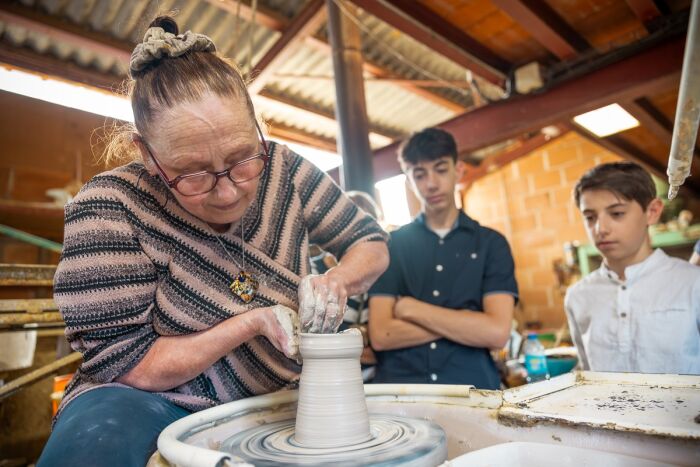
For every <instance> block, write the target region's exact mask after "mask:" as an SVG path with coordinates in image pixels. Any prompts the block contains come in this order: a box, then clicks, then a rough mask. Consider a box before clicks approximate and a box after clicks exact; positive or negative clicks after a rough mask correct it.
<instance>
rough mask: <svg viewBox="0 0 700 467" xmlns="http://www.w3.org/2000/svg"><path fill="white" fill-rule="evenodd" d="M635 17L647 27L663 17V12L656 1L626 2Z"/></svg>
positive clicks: (629, 0) (635, 0)
mask: <svg viewBox="0 0 700 467" xmlns="http://www.w3.org/2000/svg"><path fill="white" fill-rule="evenodd" d="M625 1H626V2H627V6H628V7H629V8H630V10H632V12H633V13H634V15H635V16H636V17H637V18H639V20H640V21H641V22H642V23H643V24H644V25H645V26H646V25H647V24H649V23H650V22H651V21H653V20H655V19H656V18H658V17H659V16H661V10H660V9H659V6H658V5H657V2H655V1H654V0H625Z"/></svg>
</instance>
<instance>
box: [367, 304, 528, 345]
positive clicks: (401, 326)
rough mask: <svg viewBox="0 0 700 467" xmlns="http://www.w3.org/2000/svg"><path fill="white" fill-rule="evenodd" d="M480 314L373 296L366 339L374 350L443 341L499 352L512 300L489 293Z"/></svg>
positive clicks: (506, 333) (506, 334)
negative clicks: (441, 339) (368, 339)
mask: <svg viewBox="0 0 700 467" xmlns="http://www.w3.org/2000/svg"><path fill="white" fill-rule="evenodd" d="M483 303H484V311H483V312H479V311H473V310H453V309H451V308H443V307H440V306H436V305H431V304H429V303H425V302H421V301H420V300H417V299H415V298H412V297H401V298H398V299H397V298H396V297H392V296H383V295H382V296H374V297H371V298H370V300H369V307H370V314H369V335H370V342H371V343H372V347H373V348H374V350H378V351H382V350H395V349H403V348H406V347H414V346H417V345H421V344H426V343H428V342H431V341H434V340H436V339H440V338H445V339H449V340H451V341H454V342H457V343H459V344H462V345H469V346H472V347H484V348H489V349H499V348H501V347H503V346H504V345H505V344H506V342H507V341H508V337H509V335H510V329H511V322H512V320H513V309H514V307H515V298H514V297H513V296H512V295H510V294H506V293H493V294H489V295H485V296H484V298H483Z"/></svg>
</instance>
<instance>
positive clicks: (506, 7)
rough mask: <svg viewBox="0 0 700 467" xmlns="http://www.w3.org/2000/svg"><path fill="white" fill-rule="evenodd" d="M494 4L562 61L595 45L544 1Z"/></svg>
mask: <svg viewBox="0 0 700 467" xmlns="http://www.w3.org/2000/svg"><path fill="white" fill-rule="evenodd" d="M493 3H494V4H495V5H496V6H498V8H500V9H501V10H503V12H504V13H505V14H507V15H508V16H510V17H511V18H513V19H514V20H515V22H516V23H518V24H519V25H520V26H522V27H523V28H524V29H525V30H526V31H527V32H528V33H529V34H530V35H531V36H532V37H534V38H535V39H536V40H537V42H539V43H540V44H541V45H542V46H544V47H545V48H546V49H547V50H549V51H550V52H552V53H553V54H554V55H555V56H557V57H558V58H559V59H561V60H567V59H570V58H573V57H575V56H576V55H578V54H579V52H584V51H586V50H589V49H590V48H591V46H590V44H589V43H588V41H586V39H584V38H583V37H581V35H580V34H579V33H578V32H576V30H574V28H572V27H571V26H569V25H568V24H567V23H566V21H564V20H563V19H562V18H561V16H559V14H558V13H557V12H556V11H554V10H553V9H552V8H551V7H550V6H549V5H547V3H545V2H543V1H541V0H493Z"/></svg>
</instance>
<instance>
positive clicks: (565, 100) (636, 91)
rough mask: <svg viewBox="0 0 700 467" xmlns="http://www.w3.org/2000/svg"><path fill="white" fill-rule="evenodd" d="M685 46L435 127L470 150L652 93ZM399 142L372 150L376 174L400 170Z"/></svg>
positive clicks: (672, 71)
mask: <svg viewBox="0 0 700 467" xmlns="http://www.w3.org/2000/svg"><path fill="white" fill-rule="evenodd" d="M684 45H685V38H683V37H680V38H675V39H673V40H671V41H668V42H665V43H663V44H660V45H657V46H655V47H653V48H650V49H647V50H645V51H643V52H640V53H638V54H637V55H634V56H632V57H629V58H626V59H624V60H621V61H618V62H616V63H614V64H612V65H609V66H607V67H605V68H602V69H599V70H597V71H593V72H591V73H588V74H586V75H583V76H580V77H577V78H574V79H572V80H569V81H567V82H564V83H562V84H560V85H558V86H556V87H553V88H552V89H549V90H548V91H545V92H542V93H540V94H536V95H528V96H518V97H514V98H511V99H509V100H506V101H501V102H497V103H494V104H491V105H487V106H484V107H480V108H478V109H475V110H472V111H470V112H466V113H464V114H462V115H459V116H457V117H455V118H453V119H451V120H448V121H446V122H443V123H441V124H440V125H438V126H439V127H440V128H442V129H444V130H447V131H449V132H451V133H452V134H453V135H454V136H455V139H456V141H457V147H458V149H459V151H460V152H462V151H473V150H476V149H480V148H483V147H486V146H489V145H491V144H495V143H497V142H499V141H505V140H507V139H510V138H514V137H517V136H518V135H521V134H524V133H527V132H530V131H536V130H537V129H539V128H543V127H545V126H547V125H552V124H555V123H556V122H560V121H566V120H568V119H570V118H572V117H573V116H575V115H578V114H581V113H584V112H587V111H589V110H593V109H596V108H598V107H602V106H604V105H608V104H611V103H613V102H619V101H625V100H629V99H636V98H638V97H641V96H645V95H652V94H654V93H656V92H660V91H663V90H666V89H669V88H670V87H672V86H676V85H678V81H679V79H680V71H681V66H682V63H683V48H684ZM650 63H653V64H654V66H649V64H650ZM398 144H399V143H398V142H397V143H394V144H391V145H389V146H387V147H384V148H382V149H379V150H377V151H375V167H374V171H375V174H377V177H378V179H382V178H386V177H389V176H392V175H396V174H398V173H400V171H399V167H398V163H397V162H396V150H397V148H398Z"/></svg>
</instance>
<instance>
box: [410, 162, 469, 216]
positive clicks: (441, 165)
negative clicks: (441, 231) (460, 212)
mask: <svg viewBox="0 0 700 467" xmlns="http://www.w3.org/2000/svg"><path fill="white" fill-rule="evenodd" d="M403 169H404V172H405V173H406V176H407V177H408V179H409V181H410V182H411V188H412V189H413V192H414V193H415V194H416V196H417V197H418V198H419V199H420V201H421V204H422V205H423V208H424V209H425V210H426V211H442V210H443V209H447V208H449V207H451V206H454V202H455V200H454V196H455V195H454V193H455V186H456V184H457V182H458V181H459V179H460V178H461V176H462V172H463V170H464V163H463V162H461V161H458V162H457V163H456V164H455V162H454V161H453V160H452V158H451V157H450V156H443V157H441V158H439V159H435V160H432V161H420V162H418V163H416V164H411V163H408V162H406V163H404V164H403Z"/></svg>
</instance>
